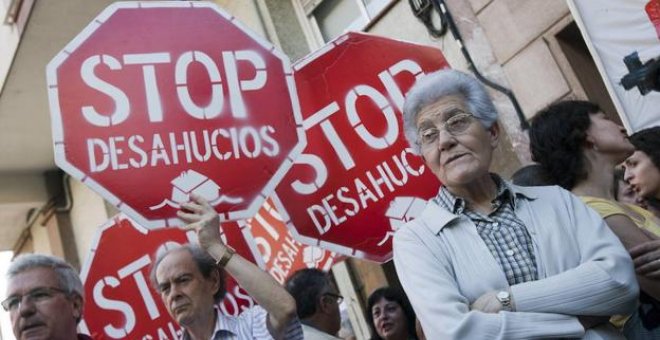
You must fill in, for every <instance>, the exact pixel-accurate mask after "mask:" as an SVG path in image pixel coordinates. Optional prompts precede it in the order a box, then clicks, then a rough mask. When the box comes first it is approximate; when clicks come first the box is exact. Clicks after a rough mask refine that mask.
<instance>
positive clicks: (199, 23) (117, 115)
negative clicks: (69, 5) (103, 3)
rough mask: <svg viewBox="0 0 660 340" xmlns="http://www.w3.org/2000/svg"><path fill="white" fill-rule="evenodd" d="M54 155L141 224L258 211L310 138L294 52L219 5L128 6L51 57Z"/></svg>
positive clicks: (111, 10)
mask: <svg viewBox="0 0 660 340" xmlns="http://www.w3.org/2000/svg"><path fill="white" fill-rule="evenodd" d="M47 80H48V93H49V99H50V110H51V117H52V132H53V142H54V148H55V161H56V163H57V165H58V166H60V167H61V168H62V169H64V170H65V171H66V172H68V173H69V174H71V175H72V176H73V177H75V178H77V179H79V180H81V181H82V182H84V183H85V184H87V185H88V186H90V187H91V188H92V189H94V190H95V191H96V192H98V193H99V194H101V195H102V196H103V197H104V198H105V199H106V200H108V201H109V202H110V203H112V204H113V205H115V206H117V207H118V208H119V209H120V210H122V211H123V212H125V213H127V214H128V215H129V216H130V217H132V218H134V219H135V220H136V221H138V222H139V223H140V224H141V225H143V226H145V227H147V228H152V227H163V226H170V225H178V224H181V221H180V220H178V219H177V218H176V215H175V211H176V210H177V209H178V207H179V204H180V203H181V202H184V201H187V200H188V198H189V194H190V193H192V192H195V193H199V194H201V195H202V196H204V197H205V198H207V199H208V200H209V201H211V203H212V204H213V205H214V206H215V208H216V210H217V211H218V212H219V213H220V215H221V218H222V220H235V219H240V218H249V217H251V216H252V215H254V213H255V212H256V211H257V210H258V209H259V207H260V206H261V205H262V203H263V201H264V200H265V198H266V197H268V196H269V195H270V193H271V192H272V191H273V190H274V188H275V186H276V185H277V183H278V182H279V181H280V180H281V178H282V176H283V175H284V174H285V173H286V171H287V170H288V169H289V168H290V166H291V164H292V161H291V160H292V159H295V157H296V156H297V155H298V154H299V153H300V152H301V151H302V149H303V147H304V144H305V137H304V131H303V129H302V125H301V124H302V120H301V116H300V109H299V104H298V99H297V94H296V90H295V85H294V80H293V76H292V71H291V67H290V65H289V61H288V58H287V57H286V56H285V55H284V54H283V53H281V52H279V51H278V50H277V49H275V47H274V46H273V45H271V44H269V43H268V42H266V41H264V40H263V39H261V38H260V37H258V36H256V35H254V34H253V33H251V32H249V31H248V30H246V29H245V28H243V27H242V25H240V24H239V23H238V22H237V21H236V19H235V18H234V17H231V16H229V15H227V14H226V13H224V12H223V11H221V10H220V9H219V8H217V6H215V5H214V4H211V3H208V2H184V1H181V2H178V1H177V2H153V3H152V2H119V3H116V4H113V5H111V6H109V7H108V8H106V9H105V10H104V11H103V12H102V13H101V14H100V15H99V16H98V17H97V18H96V19H95V20H94V21H92V23H90V24H89V26H87V28H85V30H83V32H81V33H80V34H79V35H78V36H77V37H76V38H75V39H74V40H73V41H71V42H70V43H69V44H68V45H67V46H66V47H65V48H64V50H63V51H62V52H60V53H59V54H58V55H57V56H55V58H53V60H52V61H51V62H50V63H49V65H48V70H47Z"/></svg>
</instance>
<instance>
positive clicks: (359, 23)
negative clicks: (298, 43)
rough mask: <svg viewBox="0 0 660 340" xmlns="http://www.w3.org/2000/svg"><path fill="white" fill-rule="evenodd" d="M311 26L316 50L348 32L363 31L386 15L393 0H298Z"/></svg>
mask: <svg viewBox="0 0 660 340" xmlns="http://www.w3.org/2000/svg"><path fill="white" fill-rule="evenodd" d="M295 1H298V2H299V5H300V6H301V7H302V11H304V13H305V16H306V19H307V20H308V22H309V23H310V25H309V26H310V27H309V28H310V30H311V33H310V32H307V33H310V34H311V35H312V36H313V39H308V40H312V41H314V42H315V45H316V46H314V47H318V46H321V45H323V44H324V43H326V42H328V41H330V40H332V39H334V38H336V37H337V36H339V35H341V34H342V33H344V32H346V31H361V30H364V29H365V28H367V27H368V26H369V25H370V24H371V23H372V22H373V21H374V20H376V19H377V18H378V16H379V15H380V14H382V13H383V12H384V11H385V10H386V9H387V7H388V6H389V5H390V4H391V3H393V2H394V1H393V0H295Z"/></svg>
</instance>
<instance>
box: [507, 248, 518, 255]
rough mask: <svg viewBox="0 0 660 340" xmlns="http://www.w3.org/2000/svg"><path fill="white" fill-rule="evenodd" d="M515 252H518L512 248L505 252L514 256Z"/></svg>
mask: <svg viewBox="0 0 660 340" xmlns="http://www.w3.org/2000/svg"><path fill="white" fill-rule="evenodd" d="M515 253H516V252H515V251H513V250H511V249H509V250H507V251H506V252H505V254H506V255H507V256H513V254H515Z"/></svg>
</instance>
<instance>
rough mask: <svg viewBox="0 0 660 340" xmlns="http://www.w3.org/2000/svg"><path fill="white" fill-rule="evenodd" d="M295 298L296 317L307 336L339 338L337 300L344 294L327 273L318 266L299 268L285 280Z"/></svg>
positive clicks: (312, 339) (326, 339)
mask: <svg viewBox="0 0 660 340" xmlns="http://www.w3.org/2000/svg"><path fill="white" fill-rule="evenodd" d="M284 287H285V288H286V290H287V291H288V292H289V294H291V296H293V298H294V299H295V300H296V310H297V311H298V318H299V319H300V322H301V323H302V327H303V333H304V334H305V339H306V340H335V339H337V340H339V338H338V337H337V336H336V335H337V332H339V329H340V328H341V316H340V314H339V304H340V303H341V301H342V299H343V297H342V296H341V295H339V293H338V292H337V287H335V284H334V283H333V282H332V281H331V280H330V277H329V276H328V274H327V273H325V272H323V271H321V270H318V269H314V268H312V269H301V270H299V271H297V272H295V273H294V274H293V275H291V276H290V277H289V278H288V279H287V281H286V283H285V284H284Z"/></svg>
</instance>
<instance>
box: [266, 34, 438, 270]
mask: <svg viewBox="0 0 660 340" xmlns="http://www.w3.org/2000/svg"><path fill="white" fill-rule="evenodd" d="M445 67H448V65H447V62H446V61H445V59H444V57H443V55H442V53H441V52H440V50H438V49H435V48H432V47H428V46H421V45H416V44H412V43H406V42H402V41H397V40H391V39H387V38H382V37H376V36H372V35H367V34H359V33H348V34H346V35H343V36H341V37H339V38H337V39H336V40H334V41H333V42H331V43H329V44H328V45H326V46H325V47H323V48H321V49H320V50H319V51H317V52H315V53H313V54H312V55H310V56H308V57H307V58H305V59H304V60H302V61H300V62H298V63H296V64H295V65H294V69H295V71H294V75H295V79H296V87H297V88H298V96H299V97H300V99H301V109H302V113H303V118H304V123H303V125H304V128H305V130H306V131H305V132H306V134H307V140H308V141H309V142H308V145H307V147H306V148H305V150H304V151H303V154H302V155H301V156H300V157H299V158H298V159H297V160H296V162H295V164H294V166H293V167H292V168H291V170H290V171H289V172H288V173H287V174H286V175H285V176H284V179H283V181H282V182H281V183H280V184H279V185H278V187H277V188H276V190H275V191H276V193H275V195H274V196H273V198H274V201H275V205H276V206H277V209H278V211H279V212H280V214H281V215H282V217H283V218H284V221H285V222H286V223H287V225H288V226H289V228H290V229H291V230H292V233H293V234H294V236H295V237H296V238H297V239H298V240H299V241H301V242H303V243H306V244H313V245H319V246H320V247H322V248H325V249H328V250H331V251H334V252H338V253H341V254H345V255H348V256H354V257H358V258H363V259H369V260H373V261H378V262H385V261H387V260H389V259H391V257H392V239H391V237H392V235H393V232H394V231H395V230H396V229H397V228H398V227H399V226H400V225H401V224H403V223H405V222H406V221H409V220H411V219H412V218H414V217H415V216H417V215H418V214H419V213H420V211H421V209H422V208H423V207H424V205H425V201H426V200H427V199H429V198H430V197H432V196H433V195H435V194H437V192H438V189H439V183H438V180H437V178H435V176H434V175H433V174H432V173H431V172H430V171H428V169H426V168H425V166H424V164H423V161H422V159H421V157H418V156H417V155H414V154H413V152H412V150H411V149H410V148H409V146H408V143H407V142H406V141H405V138H404V135H403V122H402V116H401V110H402V107H403V101H404V95H405V93H406V92H407V91H408V90H409V89H410V87H411V86H412V85H413V83H414V82H415V80H416V79H418V78H419V77H421V76H423V75H424V74H426V73H429V72H432V71H435V70H438V69H441V68H445Z"/></svg>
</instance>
